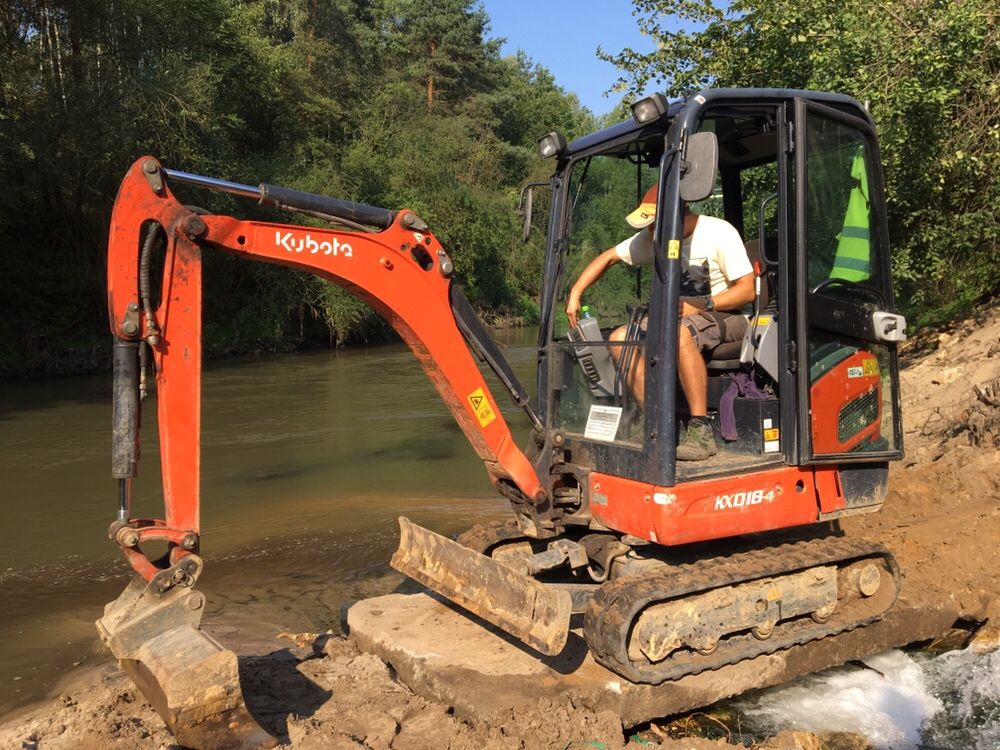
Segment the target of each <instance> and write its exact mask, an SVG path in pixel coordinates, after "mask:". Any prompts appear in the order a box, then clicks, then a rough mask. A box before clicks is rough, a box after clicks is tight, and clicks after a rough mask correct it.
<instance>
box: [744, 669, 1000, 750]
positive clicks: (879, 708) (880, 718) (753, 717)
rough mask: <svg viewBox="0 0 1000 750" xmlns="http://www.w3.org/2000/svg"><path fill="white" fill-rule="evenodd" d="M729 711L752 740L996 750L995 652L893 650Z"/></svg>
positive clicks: (999, 703)
mask: <svg viewBox="0 0 1000 750" xmlns="http://www.w3.org/2000/svg"><path fill="white" fill-rule="evenodd" d="M736 707H737V709H738V710H739V711H740V712H741V713H742V714H743V715H744V716H745V717H746V720H747V721H748V722H749V724H750V725H751V727H752V731H756V732H763V733H771V734H773V733H776V732H778V731H780V730H782V729H789V728H791V729H800V730H805V731H811V732H817V733H818V732H828V731H844V732H855V733H858V734H862V735H864V736H866V737H868V738H869V740H870V741H871V742H872V743H873V744H874V745H875V746H876V747H878V748H879V749H880V750H918V749H919V750H931V749H933V750H1000V651H994V652H993V653H991V654H976V653H974V652H972V651H970V650H962V651H951V652H948V653H945V654H942V655H940V656H931V655H928V654H923V653H917V654H913V655H911V654H907V653H905V652H903V651H899V650H896V649H894V650H891V651H887V652H885V653H883V654H879V655H877V656H873V657H871V658H869V659H865V660H864V666H860V665H859V666H848V667H841V668H837V669H830V670H827V671H826V672H821V673H819V674H816V675H810V676H808V677H805V678H803V679H801V680H797V681H795V682H792V683H789V684H787V685H783V686H780V687H777V688H772V689H769V690H764V691H761V692H759V693H756V694H754V695H753V696H750V697H747V698H744V699H742V700H740V701H737V703H736Z"/></svg>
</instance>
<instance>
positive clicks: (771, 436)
mask: <svg viewBox="0 0 1000 750" xmlns="http://www.w3.org/2000/svg"><path fill="white" fill-rule="evenodd" d="M764 439H765V440H777V439H778V428H777V427H772V428H770V429H768V430H764Z"/></svg>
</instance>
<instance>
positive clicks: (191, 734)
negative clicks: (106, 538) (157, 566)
mask: <svg viewBox="0 0 1000 750" xmlns="http://www.w3.org/2000/svg"><path fill="white" fill-rule="evenodd" d="M193 557H194V556H193V555H192V556H190V557H188V558H185V564H186V565H187V567H188V569H189V570H190V569H191V568H192V566H193V565H196V566H197V567H198V570H197V571H192V572H194V575H193V576H191V577H189V578H188V579H186V581H191V582H193V579H194V578H196V577H197V572H200V565H201V561H200V560H196V561H194V562H192V561H191V558H193ZM177 567H178V566H174V568H177ZM174 568H171V569H170V570H168V571H164V572H163V573H160V574H158V575H157V576H156V577H154V578H153V580H152V581H149V582H148V583H147V582H146V581H145V580H144V579H143V578H142V577H140V576H136V577H135V578H133V579H132V581H131V583H129V585H128V586H127V587H126V589H125V591H124V592H122V594H121V596H119V597H118V598H117V599H116V600H115V601H113V602H111V603H109V604H107V605H106V606H105V608H104V617H102V618H101V619H100V620H98V621H97V630H98V632H99V633H100V635H101V638H102V640H103V641H104V643H105V644H106V645H107V646H108V648H109V649H110V650H111V652H112V653H113V654H114V656H115V658H116V659H118V663H119V665H120V666H121V668H122V670H123V671H124V672H125V674H127V675H128V676H129V678H130V679H131V680H132V682H134V683H135V684H136V686H137V687H138V688H139V690H141V691H142V693H143V695H145V696H146V699H147V700H148V701H149V702H150V704H151V705H152V706H153V708H154V709H156V712H157V713H158V714H159V715H160V716H161V717H162V719H163V721H164V722H165V723H166V725H167V728H168V729H169V730H170V731H171V732H172V733H173V735H174V737H175V738H176V739H177V742H178V743H179V744H181V745H184V746H185V747H191V748H195V749H196V750H251V748H260V747H269V746H273V745H274V742H275V740H274V737H272V736H271V735H270V734H268V733H267V732H266V731H264V729H262V728H261V727H260V726H259V725H258V724H257V722H256V721H255V720H254V719H253V717H251V716H250V712H249V711H248V710H247V707H246V704H245V703H244V701H243V691H242V690H241V689H240V677H239V670H238V666H237V658H236V654H234V653H233V652H232V651H229V650H228V649H225V648H223V647H222V646H221V645H219V643H218V642H216V641H215V640H213V639H212V638H210V637H209V636H208V635H206V634H205V633H203V632H202V631H201V630H200V629H199V628H198V623H199V622H200V620H201V615H202V612H203V611H204V609H205V597H204V595H203V594H202V593H200V592H198V591H194V590H193V589H192V588H191V587H190V585H173V586H171V587H170V588H168V589H166V590H164V591H161V590H160V589H161V587H162V586H163V584H164V582H165V581H168V580H171V578H173V577H174V576H176V573H175V572H174ZM164 573H169V574H170V576H164Z"/></svg>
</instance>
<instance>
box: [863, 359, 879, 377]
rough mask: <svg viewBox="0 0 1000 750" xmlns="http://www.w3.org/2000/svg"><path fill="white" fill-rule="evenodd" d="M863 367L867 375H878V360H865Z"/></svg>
mask: <svg viewBox="0 0 1000 750" xmlns="http://www.w3.org/2000/svg"><path fill="white" fill-rule="evenodd" d="M861 365H862V367H864V368H865V375H878V360H877V359H863V360H861Z"/></svg>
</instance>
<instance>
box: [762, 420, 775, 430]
mask: <svg viewBox="0 0 1000 750" xmlns="http://www.w3.org/2000/svg"><path fill="white" fill-rule="evenodd" d="M773 425H774V420H773V419H765V420H764V429H765V430H770V429H771V427H772V426H773Z"/></svg>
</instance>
